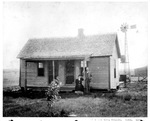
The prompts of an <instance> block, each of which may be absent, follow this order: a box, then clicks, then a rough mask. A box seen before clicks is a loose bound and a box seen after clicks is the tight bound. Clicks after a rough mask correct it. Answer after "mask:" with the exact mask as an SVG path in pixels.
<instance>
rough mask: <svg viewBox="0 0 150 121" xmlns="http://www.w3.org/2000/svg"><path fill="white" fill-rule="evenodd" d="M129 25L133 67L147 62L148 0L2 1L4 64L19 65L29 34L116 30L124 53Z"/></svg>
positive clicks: (92, 32) (128, 36) (16, 67)
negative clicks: (130, 0) (132, 0)
mask: <svg viewBox="0 0 150 121" xmlns="http://www.w3.org/2000/svg"><path fill="white" fill-rule="evenodd" d="M123 23H127V24H128V25H129V26H131V25H136V28H135V29H128V31H127V41H128V49H129V60H130V68H137V67H142V66H146V65H148V4H147V2H101V1H99V2H98V1H97V2H29V1H28V2H10V1H7V2H3V68H4V69H19V59H17V55H18V54H19V52H20V50H21V49H22V47H23V46H24V44H25V43H26V42H27V41H28V39H30V38H47V37H48V38H50V37H68V36H69V37H70V36H72V37H75V36H77V34H78V28H83V29H84V34H85V35H95V34H104V33H106V34H107V33H112V32H117V34H118V40H119V45H120V50H121V54H122V55H123V54H124V37H125V36H124V33H123V32H121V30H120V27H121V25H122V24H123Z"/></svg>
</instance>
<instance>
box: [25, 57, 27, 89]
mask: <svg viewBox="0 0 150 121" xmlns="http://www.w3.org/2000/svg"><path fill="white" fill-rule="evenodd" d="M25 91H27V61H26V60H25Z"/></svg>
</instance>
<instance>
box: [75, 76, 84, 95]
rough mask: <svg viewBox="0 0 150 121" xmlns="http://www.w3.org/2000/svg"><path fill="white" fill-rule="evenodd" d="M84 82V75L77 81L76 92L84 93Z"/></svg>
mask: <svg viewBox="0 0 150 121" xmlns="http://www.w3.org/2000/svg"><path fill="white" fill-rule="evenodd" d="M83 80H84V79H83V78H82V75H79V76H78V79H76V85H75V91H82V92H83V91H84V87H83V85H82V82H83Z"/></svg>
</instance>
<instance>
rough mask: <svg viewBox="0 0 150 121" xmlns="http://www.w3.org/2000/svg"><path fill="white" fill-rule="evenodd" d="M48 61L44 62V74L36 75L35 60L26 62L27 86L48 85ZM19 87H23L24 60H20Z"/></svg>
mask: <svg viewBox="0 0 150 121" xmlns="http://www.w3.org/2000/svg"><path fill="white" fill-rule="evenodd" d="M47 67H48V63H47V62H44V76H38V75H37V62H27V86H37V87H45V86H47V85H48V70H47V69H48V68H47ZM21 87H25V60H21Z"/></svg>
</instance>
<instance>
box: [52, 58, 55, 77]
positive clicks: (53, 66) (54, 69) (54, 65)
mask: <svg viewBox="0 0 150 121" xmlns="http://www.w3.org/2000/svg"><path fill="white" fill-rule="evenodd" d="M52 64H53V80H54V79H55V64H54V60H53V61H52Z"/></svg>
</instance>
